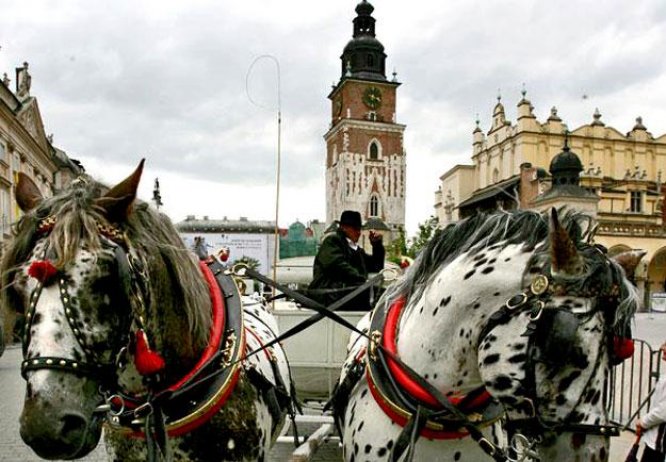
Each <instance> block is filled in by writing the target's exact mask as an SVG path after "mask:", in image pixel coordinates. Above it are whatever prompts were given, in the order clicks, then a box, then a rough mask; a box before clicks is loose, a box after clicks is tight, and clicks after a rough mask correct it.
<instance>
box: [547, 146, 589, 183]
mask: <svg viewBox="0 0 666 462" xmlns="http://www.w3.org/2000/svg"><path fill="white" fill-rule="evenodd" d="M549 170H550V174H551V175H552V177H553V185H565V184H572V185H577V184H578V182H579V177H580V172H582V171H583V164H582V163H581V161H580V158H579V157H578V155H577V154H576V153H575V152H573V151H571V149H569V143H568V140H565V141H564V147H563V148H562V152H560V153H559V154H558V155H556V156H555V157H553V160H552V161H551V162H550V169H549Z"/></svg>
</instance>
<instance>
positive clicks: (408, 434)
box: [391, 405, 431, 462]
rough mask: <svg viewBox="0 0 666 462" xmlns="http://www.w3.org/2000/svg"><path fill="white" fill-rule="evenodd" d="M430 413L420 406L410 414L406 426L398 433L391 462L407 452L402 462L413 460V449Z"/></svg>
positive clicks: (395, 461)
mask: <svg viewBox="0 0 666 462" xmlns="http://www.w3.org/2000/svg"><path fill="white" fill-rule="evenodd" d="M430 414H431V412H430V411H429V410H427V409H426V408H424V407H423V406H421V405H418V406H417V407H416V412H415V413H414V414H412V417H411V418H410V419H409V421H408V422H407V425H405V427H404V428H403V430H402V433H400V436H399V437H398V439H397V440H396V442H395V445H394V446H393V450H392V451H391V462H398V460H400V456H401V455H402V454H403V453H404V452H405V451H407V453H406V454H405V458H404V459H403V462H411V461H412V460H413V459H414V448H415V447H416V441H417V440H418V439H419V436H420V435H421V430H423V428H424V427H425V425H426V423H427V422H428V419H429V416H430Z"/></svg>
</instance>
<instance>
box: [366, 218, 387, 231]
mask: <svg viewBox="0 0 666 462" xmlns="http://www.w3.org/2000/svg"><path fill="white" fill-rule="evenodd" d="M363 229H374V230H377V231H390V230H391V228H389V227H388V225H387V224H386V223H384V221H382V219H381V218H377V217H370V218H368V221H366V222H365V224H364V225H363Z"/></svg>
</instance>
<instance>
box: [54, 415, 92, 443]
mask: <svg viewBox="0 0 666 462" xmlns="http://www.w3.org/2000/svg"><path fill="white" fill-rule="evenodd" d="M60 420H61V421H62V436H63V437H64V438H65V439H67V438H69V437H72V438H74V440H78V439H79V438H80V437H81V436H82V434H83V432H84V431H85V429H86V426H87V425H88V423H87V422H86V419H84V418H83V417H81V416H79V415H76V414H65V415H64V416H63V417H62V418H61V419H60Z"/></svg>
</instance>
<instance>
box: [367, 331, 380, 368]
mask: <svg viewBox="0 0 666 462" xmlns="http://www.w3.org/2000/svg"><path fill="white" fill-rule="evenodd" d="M381 340H382V333H381V332H380V331H378V330H374V331H372V333H371V334H370V348H369V355H370V358H371V359H372V360H373V361H377V346H378V345H379V342H381Z"/></svg>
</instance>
